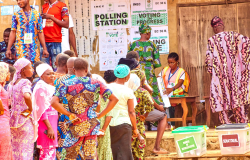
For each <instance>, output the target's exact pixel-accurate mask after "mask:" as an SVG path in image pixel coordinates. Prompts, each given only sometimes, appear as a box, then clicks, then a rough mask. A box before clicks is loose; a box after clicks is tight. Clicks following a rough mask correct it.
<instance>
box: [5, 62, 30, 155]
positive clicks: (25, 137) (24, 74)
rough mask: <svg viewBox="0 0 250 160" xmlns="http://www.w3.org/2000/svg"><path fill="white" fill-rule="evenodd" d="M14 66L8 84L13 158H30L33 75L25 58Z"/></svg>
mask: <svg viewBox="0 0 250 160" xmlns="http://www.w3.org/2000/svg"><path fill="white" fill-rule="evenodd" d="M14 67H15V69H16V73H15V74H14V78H13V81H12V82H11V83H10V84H9V87H8V92H9V94H10V102H11V114H10V128H11V138H12V141H11V142H12V148H13V156H14V159H16V160H17V159H18V160H31V159H32V158H33V150H34V142H33V138H34V126H33V122H32V121H33V113H32V100H31V82H30V81H29V80H28V79H27V78H28V77H31V76H32V75H33V68H32V66H31V62H30V61H29V60H27V59H26V58H20V59H18V60H17V61H16V62H15V64H14Z"/></svg>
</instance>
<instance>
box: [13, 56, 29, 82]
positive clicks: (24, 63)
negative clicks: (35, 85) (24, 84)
mask: <svg viewBox="0 0 250 160" xmlns="http://www.w3.org/2000/svg"><path fill="white" fill-rule="evenodd" d="M30 63H31V62H30V61H29V60H28V59H26V58H20V59H18V60H17V61H16V62H15V63H14V65H13V66H14V67H15V69H16V73H15V74H14V77H13V83H15V82H16V80H17V79H18V78H21V70H22V69H23V68H24V67H26V66H27V65H28V64H30Z"/></svg>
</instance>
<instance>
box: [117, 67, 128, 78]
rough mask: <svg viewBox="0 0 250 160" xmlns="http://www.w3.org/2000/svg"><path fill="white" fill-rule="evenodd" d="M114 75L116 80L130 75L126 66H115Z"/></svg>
mask: <svg viewBox="0 0 250 160" xmlns="http://www.w3.org/2000/svg"><path fill="white" fill-rule="evenodd" d="M114 73H115V76H116V77H117V78H125V77H126V76H127V75H128V74H129V73H130V69H129V67H128V66H127V65H125V64H120V65H118V66H116V68H115V70H114Z"/></svg>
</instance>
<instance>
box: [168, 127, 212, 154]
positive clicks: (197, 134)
mask: <svg viewBox="0 0 250 160" xmlns="http://www.w3.org/2000/svg"><path fill="white" fill-rule="evenodd" d="M207 129H208V127H207V126H187V127H179V128H177V129H175V130H173V131H172V133H173V135H174V140H175V145H176V150H177V154H178V157H199V156H202V155H203V154H205V153H206V152H207V143H206V130H207Z"/></svg>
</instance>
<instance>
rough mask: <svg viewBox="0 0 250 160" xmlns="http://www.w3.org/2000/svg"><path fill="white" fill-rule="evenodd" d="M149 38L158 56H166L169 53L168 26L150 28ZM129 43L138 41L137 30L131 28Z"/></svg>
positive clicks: (138, 34) (138, 33)
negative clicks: (157, 50)
mask: <svg viewBox="0 0 250 160" xmlns="http://www.w3.org/2000/svg"><path fill="white" fill-rule="evenodd" d="M151 28H152V31H151V38H150V40H151V41H153V42H154V43H155V44H156V45H157V47H158V49H159V53H160V54H168V53H169V34H168V26H162V27H151ZM130 37H131V42H134V41H136V40H139V39H140V32H139V28H138V27H136V28H131V36H130Z"/></svg>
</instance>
